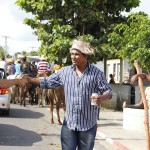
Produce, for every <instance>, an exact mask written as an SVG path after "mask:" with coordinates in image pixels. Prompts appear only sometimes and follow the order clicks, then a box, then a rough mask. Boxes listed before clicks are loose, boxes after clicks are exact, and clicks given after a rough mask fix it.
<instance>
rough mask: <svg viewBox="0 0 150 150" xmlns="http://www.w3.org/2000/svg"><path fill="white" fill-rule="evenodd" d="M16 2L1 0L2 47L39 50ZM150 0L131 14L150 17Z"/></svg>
mask: <svg viewBox="0 0 150 150" xmlns="http://www.w3.org/2000/svg"><path fill="white" fill-rule="evenodd" d="M15 1H16V0H0V46H3V47H5V46H7V51H8V53H9V54H11V55H13V54H14V53H16V52H21V51H27V52H30V51H31V50H37V49H38V48H39V47H40V42H39V41H38V40H37V37H36V36H35V35H34V34H33V30H32V29H31V28H30V26H27V25H25V24H23V20H24V18H31V17H32V15H31V14H30V13H28V14H27V13H25V11H23V10H21V9H20V8H19V7H18V6H17V5H15V4H14V3H15ZM149 6H150V0H141V3H140V6H139V7H137V8H134V9H133V10H132V11H131V12H138V11H144V12H145V13H147V14H148V15H149V16H150V9H149V8H148V7H149Z"/></svg>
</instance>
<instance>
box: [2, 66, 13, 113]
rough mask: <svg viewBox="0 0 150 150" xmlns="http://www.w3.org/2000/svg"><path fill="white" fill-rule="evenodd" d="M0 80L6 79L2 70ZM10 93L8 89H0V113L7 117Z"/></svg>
mask: <svg viewBox="0 0 150 150" xmlns="http://www.w3.org/2000/svg"><path fill="white" fill-rule="evenodd" d="M0 79H7V75H6V72H5V70H4V69H2V68H0ZM10 100H11V92H10V89H9V88H0V112H2V114H4V115H9V111H10Z"/></svg>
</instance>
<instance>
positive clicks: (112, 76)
mask: <svg viewBox="0 0 150 150" xmlns="http://www.w3.org/2000/svg"><path fill="white" fill-rule="evenodd" d="M109 77H110V80H109V83H115V79H114V75H113V74H110V75H109Z"/></svg>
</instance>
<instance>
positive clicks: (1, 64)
mask: <svg viewBox="0 0 150 150" xmlns="http://www.w3.org/2000/svg"><path fill="white" fill-rule="evenodd" d="M0 68H3V69H4V70H5V71H6V70H7V62H6V61H5V58H4V57H2V58H1V60H0Z"/></svg>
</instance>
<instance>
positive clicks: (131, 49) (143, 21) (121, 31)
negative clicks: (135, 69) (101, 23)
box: [109, 12, 150, 72]
mask: <svg viewBox="0 0 150 150" xmlns="http://www.w3.org/2000/svg"><path fill="white" fill-rule="evenodd" d="M109 43H110V44H111V49H112V50H113V51H114V52H115V53H116V55H117V56H119V57H121V58H124V59H128V60H129V62H130V64H131V65H133V62H134V60H138V62H139V64H140V66H141V68H142V69H144V70H145V71H148V72H150V19H149V18H148V16H147V15H146V14H144V13H142V12H140V13H135V14H131V15H130V16H129V17H128V20H127V22H126V23H121V24H118V25H117V26H116V27H115V29H114V32H112V33H111V34H110V35H109Z"/></svg>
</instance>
